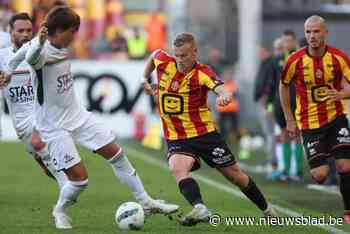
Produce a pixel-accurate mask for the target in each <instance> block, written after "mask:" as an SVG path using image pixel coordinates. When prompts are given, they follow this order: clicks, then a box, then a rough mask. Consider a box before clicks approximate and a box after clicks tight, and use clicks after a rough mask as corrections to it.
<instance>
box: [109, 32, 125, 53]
mask: <svg viewBox="0 0 350 234" xmlns="http://www.w3.org/2000/svg"><path fill="white" fill-rule="evenodd" d="M111 48H112V52H113V58H116V59H128V42H127V40H126V38H125V37H124V35H123V33H122V31H121V29H117V30H116V32H115V34H114V38H113V39H112V41H111Z"/></svg>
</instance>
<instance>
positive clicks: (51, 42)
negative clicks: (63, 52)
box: [48, 37, 63, 49]
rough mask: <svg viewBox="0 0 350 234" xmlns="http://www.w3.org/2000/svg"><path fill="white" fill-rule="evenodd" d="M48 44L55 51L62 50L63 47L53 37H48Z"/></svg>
mask: <svg viewBox="0 0 350 234" xmlns="http://www.w3.org/2000/svg"><path fill="white" fill-rule="evenodd" d="M48 39H49V42H50V44H51V45H52V46H53V47H56V48H57V49H62V48H63V46H62V45H60V43H59V42H58V41H57V40H56V39H55V38H54V37H49V38H48Z"/></svg>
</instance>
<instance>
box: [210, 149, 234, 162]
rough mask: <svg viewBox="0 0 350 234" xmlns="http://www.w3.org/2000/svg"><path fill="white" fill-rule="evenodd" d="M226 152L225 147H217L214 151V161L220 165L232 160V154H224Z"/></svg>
mask: <svg viewBox="0 0 350 234" xmlns="http://www.w3.org/2000/svg"><path fill="white" fill-rule="evenodd" d="M225 153H226V151H225V149H223V148H219V147H216V148H215V149H214V150H213V151H212V155H213V156H214V157H213V158H212V161H213V162H214V163H216V164H218V165H220V164H225V163H228V162H230V161H231V154H227V155H224V154H225Z"/></svg>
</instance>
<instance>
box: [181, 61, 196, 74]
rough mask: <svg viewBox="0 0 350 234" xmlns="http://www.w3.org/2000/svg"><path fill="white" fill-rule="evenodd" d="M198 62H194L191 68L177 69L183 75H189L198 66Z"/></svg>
mask: <svg viewBox="0 0 350 234" xmlns="http://www.w3.org/2000/svg"><path fill="white" fill-rule="evenodd" d="M196 64H197V62H194V63H193V64H191V66H188V67H186V68H181V67H179V66H178V67H177V70H178V71H179V72H180V73H182V74H184V75H185V74H187V73H189V72H190V71H191V70H192V69H193V68H194V67H195V66H196Z"/></svg>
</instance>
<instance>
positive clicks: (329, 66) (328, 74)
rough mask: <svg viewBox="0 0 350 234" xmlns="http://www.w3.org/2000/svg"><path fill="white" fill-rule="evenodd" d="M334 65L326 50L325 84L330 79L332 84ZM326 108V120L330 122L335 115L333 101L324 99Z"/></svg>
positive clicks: (324, 65)
mask: <svg viewBox="0 0 350 234" xmlns="http://www.w3.org/2000/svg"><path fill="white" fill-rule="evenodd" d="M334 66H335V64H333V60H332V54H331V53H329V52H327V53H326V54H325V56H323V70H324V79H325V82H326V83H327V84H328V83H329V81H330V83H331V84H332V86H333V84H334V81H332V79H334V75H333V70H334ZM332 88H334V87H332ZM326 108H327V120H328V122H330V121H332V120H333V119H334V118H335V116H336V115H337V111H336V105H335V102H333V101H330V100H327V101H326Z"/></svg>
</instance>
